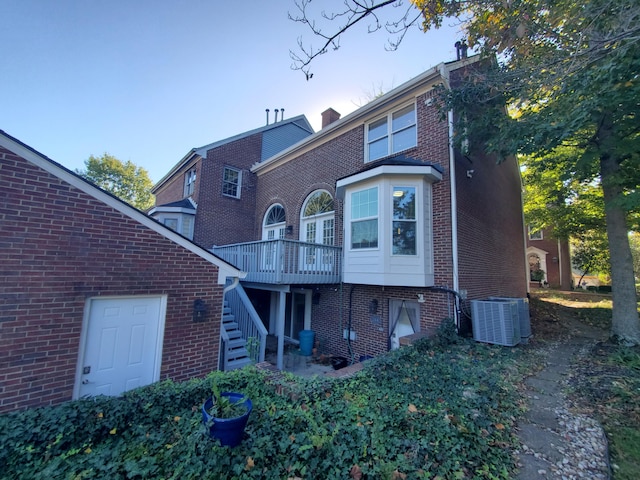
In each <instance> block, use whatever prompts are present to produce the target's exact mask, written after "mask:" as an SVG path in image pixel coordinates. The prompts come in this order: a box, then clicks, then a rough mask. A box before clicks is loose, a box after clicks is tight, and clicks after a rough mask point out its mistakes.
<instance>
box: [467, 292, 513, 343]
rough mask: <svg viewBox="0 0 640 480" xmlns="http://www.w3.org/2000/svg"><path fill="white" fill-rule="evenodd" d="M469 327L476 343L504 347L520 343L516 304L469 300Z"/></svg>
mask: <svg viewBox="0 0 640 480" xmlns="http://www.w3.org/2000/svg"><path fill="white" fill-rule="evenodd" d="M471 325H472V329H473V339H474V340H475V341H477V342H484V343H495V344H497V345H504V346H506V347H513V346H514V345H517V344H518V343H520V320H519V318H518V303H517V302H511V301H495V300H471Z"/></svg>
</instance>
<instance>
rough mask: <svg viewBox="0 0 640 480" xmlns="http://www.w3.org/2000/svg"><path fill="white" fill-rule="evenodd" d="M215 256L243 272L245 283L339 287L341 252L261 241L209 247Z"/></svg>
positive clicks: (289, 242)
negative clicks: (336, 284)
mask: <svg viewBox="0 0 640 480" xmlns="http://www.w3.org/2000/svg"><path fill="white" fill-rule="evenodd" d="M212 251H213V253H214V254H215V255H217V256H218V257H220V258H222V259H223V260H224V261H226V262H228V263H230V264H231V265H233V266H234V267H236V268H238V269H240V270H242V271H244V272H247V277H246V278H245V279H244V281H245V282H256V283H270V284H310V283H311V284H315V283H326V284H333V283H340V278H341V272H342V249H341V248H340V247H334V246H330V245H321V244H317V243H306V242H298V241H294V240H264V241H258V242H246V243H236V244H233V245H224V246H221V247H213V248H212Z"/></svg>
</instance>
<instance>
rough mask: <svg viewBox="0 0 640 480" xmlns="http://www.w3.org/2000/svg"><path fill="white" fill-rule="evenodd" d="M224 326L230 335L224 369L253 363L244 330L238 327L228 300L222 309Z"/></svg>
mask: <svg viewBox="0 0 640 480" xmlns="http://www.w3.org/2000/svg"><path fill="white" fill-rule="evenodd" d="M222 328H224V330H225V332H226V333H227V335H228V337H229V341H228V342H226V345H225V352H224V355H225V358H226V367H225V368H224V369H225V370H235V369H237V368H242V367H244V366H246V365H251V363H252V362H251V358H250V356H249V351H248V350H247V340H246V339H245V338H243V336H242V331H241V330H240V329H239V328H238V323H237V322H236V321H235V316H234V315H233V312H232V311H231V308H229V306H228V305H227V302H226V301H225V302H224V308H223V310H222Z"/></svg>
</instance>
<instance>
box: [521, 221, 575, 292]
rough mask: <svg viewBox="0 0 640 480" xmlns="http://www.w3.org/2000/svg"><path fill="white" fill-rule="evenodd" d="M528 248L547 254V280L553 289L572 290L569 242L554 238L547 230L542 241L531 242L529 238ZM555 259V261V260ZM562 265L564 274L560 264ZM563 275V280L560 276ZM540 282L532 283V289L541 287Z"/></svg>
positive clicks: (543, 233)
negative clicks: (537, 249)
mask: <svg viewBox="0 0 640 480" xmlns="http://www.w3.org/2000/svg"><path fill="white" fill-rule="evenodd" d="M527 247H536V248H539V249H540V250H544V251H545V252H547V269H546V272H545V273H546V279H547V282H549V285H550V286H551V287H552V288H560V289H562V290H571V258H570V252H569V242H567V241H566V240H565V241H561V242H560V245H558V240H557V239H556V238H552V237H551V236H550V233H549V232H548V231H547V230H544V231H543V232H542V240H530V239H529V238H528V236H527ZM554 258H555V260H554ZM561 263H562V273H561V268H560V264H561ZM561 274H562V278H560V275H561ZM539 285H540V284H539V282H531V286H532V287H539Z"/></svg>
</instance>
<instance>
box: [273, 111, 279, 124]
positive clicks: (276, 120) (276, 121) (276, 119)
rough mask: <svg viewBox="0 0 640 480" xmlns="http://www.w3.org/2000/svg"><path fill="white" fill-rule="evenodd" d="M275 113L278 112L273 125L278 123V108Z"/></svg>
mask: <svg viewBox="0 0 640 480" xmlns="http://www.w3.org/2000/svg"><path fill="white" fill-rule="evenodd" d="M274 112H276V118H275V120H274V121H273V123H278V109H277V108H276V109H275V110H274Z"/></svg>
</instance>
